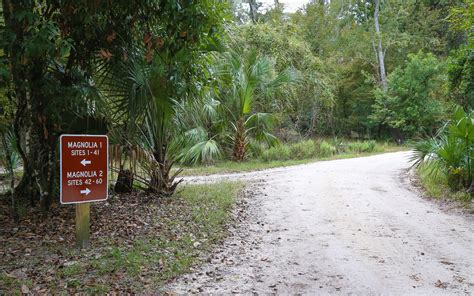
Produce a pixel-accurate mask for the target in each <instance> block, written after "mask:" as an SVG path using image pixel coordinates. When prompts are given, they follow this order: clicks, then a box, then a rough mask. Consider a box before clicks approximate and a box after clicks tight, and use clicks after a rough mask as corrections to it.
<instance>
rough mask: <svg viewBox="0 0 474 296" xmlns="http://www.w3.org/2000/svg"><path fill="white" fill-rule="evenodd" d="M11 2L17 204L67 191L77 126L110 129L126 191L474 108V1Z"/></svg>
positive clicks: (6, 36)
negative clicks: (298, 4)
mask: <svg viewBox="0 0 474 296" xmlns="http://www.w3.org/2000/svg"><path fill="white" fill-rule="evenodd" d="M229 4H230V5H229ZM0 8H1V11H2V18H1V19H0V34H1V39H0V86H1V90H0V102H1V118H0V128H1V133H2V137H1V138H0V140H1V144H2V145H1V146H2V156H3V160H2V163H3V165H2V166H3V167H5V168H6V170H7V171H8V172H9V174H10V176H11V177H10V179H11V180H12V182H11V186H10V187H11V193H12V194H11V196H12V203H13V204H16V203H15V201H17V202H18V203H22V204H29V205H32V206H33V205H35V204H38V202H39V203H40V204H42V205H43V208H44V209H45V210H46V209H47V208H48V206H49V205H50V204H51V203H52V202H55V201H56V200H57V198H56V197H57V195H58V194H57V179H58V178H57V169H58V155H57V154H58V153H57V146H58V137H59V135H61V134H63V133H101V134H103V133H107V134H108V135H109V136H110V139H111V144H112V149H111V155H112V164H113V165H112V167H113V169H114V172H115V173H117V182H115V184H114V189H115V190H116V191H117V192H130V191H131V190H133V188H134V187H137V186H138V187H140V188H145V189H146V190H147V191H148V192H150V193H152V194H155V195H157V196H169V195H171V194H173V192H174V190H175V189H176V186H177V184H178V183H179V181H177V180H176V177H177V175H178V174H179V172H180V171H181V170H180V169H176V170H174V169H173V166H174V165H175V164H181V165H197V164H206V165H209V164H213V163H215V162H217V161H219V160H234V161H245V160H247V159H249V158H255V159H268V160H269V159H272V157H273V156H274V155H281V154H279V152H282V153H286V151H287V150H288V151H290V152H289V153H288V155H293V154H295V155H296V154H298V155H306V156H307V155H316V154H318V155H319V154H320V153H322V154H324V155H326V154H327V155H330V154H332V153H333V150H337V149H339V148H338V145H333V144H330V143H328V142H327V141H322V142H320V141H316V142H315V141H314V138H317V137H326V138H328V137H332V138H334V139H337V137H350V138H355V139H360V140H370V139H393V140H396V141H397V143H401V142H403V141H405V140H408V139H416V138H419V137H421V136H426V135H431V136H432V135H434V134H435V133H436V131H437V130H438V129H439V128H440V127H441V126H442V125H443V121H445V120H447V119H448V118H449V114H450V113H451V111H452V110H455V109H456V107H457V106H460V107H461V108H463V109H464V111H465V112H470V110H471V109H472V107H473V104H474V89H473V87H474V84H473V83H474V82H473V81H474V76H473V75H474V63H473V60H474V59H473V56H474V54H473V50H474V49H473V46H474V45H473V11H474V5H473V3H472V1H465V0H464V1H463V0H447V1H446V0H444V1H439V0H425V1H417V0H384V1H381V0H358V1H350V2H347V1H308V3H307V4H306V5H305V6H304V7H302V8H301V9H300V10H298V11H296V12H294V13H288V12H286V11H285V8H284V5H282V4H281V3H279V2H278V1H276V2H275V4H274V5H273V6H271V7H270V8H268V9H263V6H262V5H261V3H260V2H259V1H256V0H248V1H242V0H231V1H217V0H205V1H185V0H179V1H159V0H152V1H141V0H134V1H59V2H58V1H29V0H21V1H20V0H19V1H11V0H3V1H2V5H1V7H0ZM232 17H233V19H232ZM299 142H301V143H299ZM329 142H330V141H329ZM287 143H290V144H288V145H287ZM293 143H296V144H293ZM311 143H313V144H311ZM314 143H318V144H314ZM360 143H372V142H370V141H369V142H360ZM278 145H281V146H278ZM361 145H362V144H361ZM364 145H368V146H371V144H364ZM285 147H286V148H285ZM288 147H293V148H288ZM291 149H293V152H294V153H293V152H291V151H292V150H291ZM351 149H354V151H356V150H357V151H365V150H367V149H369V150H370V147H353V148H351ZM279 150H281V151H279ZM18 156H19V157H18ZM18 159H20V160H18ZM20 164H21V165H23V173H22V178H21V181H20V182H19V184H16V182H15V178H14V175H15V172H14V168H15V167H17V166H18V165H20ZM460 182H461V181H460ZM466 182H467V183H468V182H469V180H463V181H462V182H461V183H463V184H464V185H465V183H466Z"/></svg>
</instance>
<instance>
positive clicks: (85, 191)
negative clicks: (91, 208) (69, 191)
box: [76, 188, 91, 195]
mask: <svg viewBox="0 0 474 296" xmlns="http://www.w3.org/2000/svg"><path fill="white" fill-rule="evenodd" d="M76 192H77V191H76ZM89 193H91V191H90V190H89V188H86V189H84V190H81V194H85V195H89Z"/></svg>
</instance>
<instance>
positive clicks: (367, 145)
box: [347, 140, 377, 153]
mask: <svg viewBox="0 0 474 296" xmlns="http://www.w3.org/2000/svg"><path fill="white" fill-rule="evenodd" d="M376 147H377V143H376V142H375V141H374V140H370V141H364V142H359V141H358V142H352V143H349V144H347V149H348V150H349V151H350V152H352V153H362V152H374V151H375V148H376Z"/></svg>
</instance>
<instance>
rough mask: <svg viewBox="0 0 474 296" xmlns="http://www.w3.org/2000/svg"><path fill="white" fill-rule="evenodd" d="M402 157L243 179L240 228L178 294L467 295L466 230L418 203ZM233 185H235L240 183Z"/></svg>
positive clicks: (472, 265)
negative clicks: (247, 183)
mask: <svg viewBox="0 0 474 296" xmlns="http://www.w3.org/2000/svg"><path fill="white" fill-rule="evenodd" d="M407 156H408V153H407V152H399V153H390V154H383V155H377V156H371V157H364V158H354V159H346V160H334V161H326V162H317V163H313V164H309V165H301V166H295V167H289V168H285V169H279V170H269V171H263V172H258V173H253V174H251V175H250V176H248V175H247V176H246V177H245V178H250V179H253V180H254V182H255V183H254V185H251V186H250V189H249V192H248V193H247V197H245V198H244V202H243V205H244V206H245V208H246V209H245V211H242V212H241V213H242V215H243V216H242V217H241V220H242V223H241V224H240V225H239V226H236V227H234V228H232V229H231V235H230V237H229V238H228V239H227V240H226V241H225V242H224V243H223V244H222V245H221V246H219V247H218V248H217V250H215V252H214V254H212V255H211V256H210V257H209V258H208V262H207V263H205V264H204V265H203V266H196V268H195V271H194V272H193V273H191V274H188V275H186V276H184V277H181V278H179V279H178V280H177V281H176V282H174V283H172V284H171V285H170V286H169V287H167V291H173V292H175V293H178V294H184V293H189V292H193V293H203V294H209V293H211V294H230V293H237V294H251V293H258V294H268V293H277V294H299V293H302V294H327V293H336V294H352V293H353V294H358V295H360V294H364V295H366V294H391V295H393V294H396V295H399V294H425V295H431V294H473V293H474V223H473V219H472V218H471V217H465V216H462V215H459V214H457V213H454V212H445V211H442V210H441V209H440V208H439V207H438V206H437V205H436V204H434V203H432V202H429V201H427V200H424V199H422V198H420V197H419V195H418V193H417V192H416V191H413V190H412V189H410V186H408V184H406V183H405V182H404V181H403V180H402V178H401V176H402V175H403V171H404V169H406V168H407V167H409V164H408V162H407ZM240 177H242V176H240Z"/></svg>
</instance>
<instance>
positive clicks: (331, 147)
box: [181, 139, 409, 176]
mask: <svg viewBox="0 0 474 296" xmlns="http://www.w3.org/2000/svg"><path fill="white" fill-rule="evenodd" d="M407 149H409V148H408V146H405V145H396V144H394V143H391V142H376V141H373V140H371V141H363V140H362V141H354V140H346V139H343V140H341V139H334V140H331V139H325V140H305V141H301V142H297V143H293V144H289V143H286V144H279V145H276V146H273V147H271V148H269V149H266V150H263V151H259V152H258V154H252V156H251V157H249V158H248V160H247V161H245V162H235V161H218V162H216V163H214V164H212V165H194V166H186V167H185V169H184V171H183V173H182V174H181V175H183V176H193V175H209V174H219V173H239V172H248V171H256V170H262V169H269V168H277V167H284V166H290V165H298V164H304V163H310V162H314V161H321V160H332V159H342V158H351V157H360V156H368V155H373V154H378V153H387V152H397V151H403V150H407ZM254 153H257V152H254Z"/></svg>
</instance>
